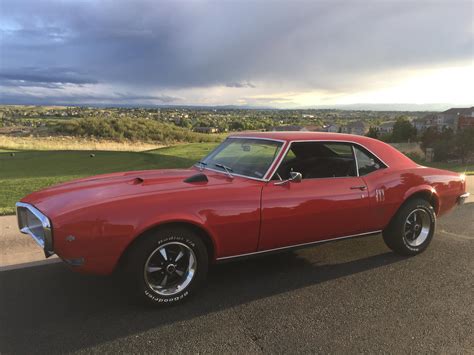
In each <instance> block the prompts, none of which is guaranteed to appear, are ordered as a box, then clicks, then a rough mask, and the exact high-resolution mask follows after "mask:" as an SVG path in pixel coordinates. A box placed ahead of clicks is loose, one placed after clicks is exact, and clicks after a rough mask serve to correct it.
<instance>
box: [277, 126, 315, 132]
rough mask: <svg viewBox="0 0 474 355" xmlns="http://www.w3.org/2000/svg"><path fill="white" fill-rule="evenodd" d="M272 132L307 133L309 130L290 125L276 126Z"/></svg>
mask: <svg viewBox="0 0 474 355" xmlns="http://www.w3.org/2000/svg"><path fill="white" fill-rule="evenodd" d="M269 130H270V131H274V132H284V131H302V132H304V131H307V129H306V128H305V127H303V126H295V125H288V126H275V127H272V128H271V129H269Z"/></svg>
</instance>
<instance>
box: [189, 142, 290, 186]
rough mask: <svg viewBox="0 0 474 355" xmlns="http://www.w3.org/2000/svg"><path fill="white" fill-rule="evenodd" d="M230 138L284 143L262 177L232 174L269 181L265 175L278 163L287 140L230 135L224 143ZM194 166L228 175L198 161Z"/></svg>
mask: <svg viewBox="0 0 474 355" xmlns="http://www.w3.org/2000/svg"><path fill="white" fill-rule="evenodd" d="M228 139H258V140H264V141H274V142H280V143H282V145H281V146H280V147H279V151H278V154H276V155H275V157H274V158H273V160H272V162H271V164H270V166H269V167H268V169H267V171H265V174H263V177H262V178H257V177H253V176H248V175H242V174H237V173H234V172H232V175H233V176H239V177H243V178H247V179H251V180H256V181H263V182H268V181H269V179H268V178H265V176H267V174H268V172H269V171H270V170H271V169H272V168H273V167H274V165H275V164H276V162H277V161H278V159H279V158H280V155H281V152H282V151H283V149H284V148H285V143H286V141H285V140H283V139H273V138H262V137H252V136H229V137H227V138H226V139H224V140H223V141H222V142H221V144H222V143H224V142H225V141H226V140H228ZM219 146H220V144H219V145H218V146H217V147H216V149H217V148H218V147H219ZM213 152H214V150H212V151H211V152H210V153H209V154H208V155H207V156H209V155H211V154H212V153H213ZM207 156H206V157H205V158H203V159H202V160H205V159H206V158H207ZM193 166H194V167H196V168H198V169H200V170H210V171H215V172H216V173H221V174H225V175H227V173H226V171H225V170H217V169H213V168H210V167H209V166H207V165H206V166H204V167H203V166H202V165H200V164H199V162H198V163H196V164H194V165H193Z"/></svg>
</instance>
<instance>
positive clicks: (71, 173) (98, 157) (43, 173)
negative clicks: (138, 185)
mask: <svg viewBox="0 0 474 355" xmlns="http://www.w3.org/2000/svg"><path fill="white" fill-rule="evenodd" d="M215 145H216V143H192V144H186V145H178V146H173V147H167V148H161V149H157V150H152V151H147V152H139V153H136V152H106V151H17V152H14V155H12V153H11V152H5V151H0V215H2V214H3V215H5V214H12V213H14V212H15V210H14V205H15V202H17V201H18V200H19V199H20V198H21V197H23V196H25V195H27V194H29V193H30V192H33V191H35V190H39V189H41V188H44V187H46V186H51V185H54V184H57V183H60V182H63V181H67V180H71V179H75V178H79V177H84V176H90V175H96V174H103V173H110V172H117V171H128V170H144V169H164V168H184V167H189V166H191V165H192V164H194V163H195V162H196V161H198V160H199V159H201V158H202V157H203V156H205V155H207V153H209V151H210V150H211V149H212V148H213V147H214V146H215ZM91 154H94V157H91Z"/></svg>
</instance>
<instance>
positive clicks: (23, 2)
mask: <svg viewBox="0 0 474 355" xmlns="http://www.w3.org/2000/svg"><path fill="white" fill-rule="evenodd" d="M0 6H1V8H0V103H11V104H16V103H25V104H51V103H55V104H94V103H96V104H131V105H139V104H154V105H249V106H260V107H261V106H269V107H280V108H289V107H325V106H340V105H355V104H400V103H403V104H410V105H412V106H413V107H417V106H416V105H427V104H428V105H439V104H442V105H447V106H450V105H456V106H461V105H472V104H473V101H474V99H473V97H474V95H473V93H474V89H473V83H474V24H473V23H474V1H473V0H462V1H460V0H445V1H443V0H438V1H429V0H410V1H409V0H398V1H394V0H392V1H384V0H376V1H375V0H374V1H371V0H362V1H358V0H344V1H342V0H333V1H331V0H325V1H309V0H307V1H299V0H288V1H270V0H267V1H258V0H251V1H243V0H234V1H225V0H214V1H199V0H197V1H191V0H189V1H184V0H173V1H162V0H134V1H132V0H130V1H122V0H110V1H98V0H67V1H58V0H46V1H43V0H0Z"/></svg>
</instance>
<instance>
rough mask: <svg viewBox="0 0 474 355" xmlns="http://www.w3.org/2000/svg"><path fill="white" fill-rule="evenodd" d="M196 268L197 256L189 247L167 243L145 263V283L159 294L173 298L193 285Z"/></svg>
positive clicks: (177, 243) (156, 250) (176, 243)
mask: <svg viewBox="0 0 474 355" xmlns="http://www.w3.org/2000/svg"><path fill="white" fill-rule="evenodd" d="M196 266H197V263H196V255H195V254H194V252H193V250H192V249H191V248H190V247H189V246H187V245H186V244H183V243H180V242H169V243H165V244H163V245H161V246H159V247H158V248H157V249H155V250H154V251H153V252H152V253H151V254H150V256H149V257H148V259H147V261H146V262H145V267H144V276H145V282H146V283H147V285H148V286H149V287H150V288H151V289H152V290H153V291H155V292H156V293H157V294H159V295H161V296H172V295H175V294H177V293H179V292H181V291H182V290H184V289H185V288H186V287H187V286H188V285H189V284H190V283H191V281H192V280H193V277H194V275H195V273H196Z"/></svg>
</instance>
